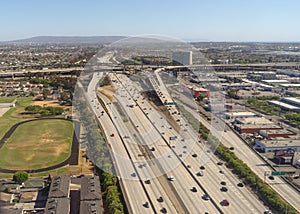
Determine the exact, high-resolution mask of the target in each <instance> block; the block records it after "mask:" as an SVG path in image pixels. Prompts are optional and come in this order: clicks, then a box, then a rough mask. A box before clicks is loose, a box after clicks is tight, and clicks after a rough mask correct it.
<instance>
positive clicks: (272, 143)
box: [255, 137, 300, 152]
mask: <svg viewBox="0 0 300 214" xmlns="http://www.w3.org/2000/svg"><path fill="white" fill-rule="evenodd" d="M255 148H256V149H258V150H261V151H262V152H275V151H286V150H288V149H290V150H293V151H295V152H300V138H299V137H294V138H281V137H278V138H272V139H259V138H257V139H256V140H255Z"/></svg>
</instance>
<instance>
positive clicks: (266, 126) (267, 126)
mask: <svg viewBox="0 0 300 214" xmlns="http://www.w3.org/2000/svg"><path fill="white" fill-rule="evenodd" d="M235 126H236V127H239V128H240V129H260V130H261V129H282V127H281V126H278V125H276V124H237V125H235Z"/></svg>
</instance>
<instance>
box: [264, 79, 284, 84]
mask: <svg viewBox="0 0 300 214" xmlns="http://www.w3.org/2000/svg"><path fill="white" fill-rule="evenodd" d="M262 82H263V83H265V84H268V85H280V84H289V83H290V82H289V81H287V80H278V79H269V80H262Z"/></svg>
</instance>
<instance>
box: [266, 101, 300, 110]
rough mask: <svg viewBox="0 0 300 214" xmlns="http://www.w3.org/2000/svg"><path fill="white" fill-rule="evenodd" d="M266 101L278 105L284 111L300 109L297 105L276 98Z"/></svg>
mask: <svg viewBox="0 0 300 214" xmlns="http://www.w3.org/2000/svg"><path fill="white" fill-rule="evenodd" d="M267 103H269V104H272V105H275V106H278V107H279V108H281V109H282V110H285V111H300V108H299V107H296V106H294V105H290V104H287V103H285V102H281V101H278V100H268V101H267Z"/></svg>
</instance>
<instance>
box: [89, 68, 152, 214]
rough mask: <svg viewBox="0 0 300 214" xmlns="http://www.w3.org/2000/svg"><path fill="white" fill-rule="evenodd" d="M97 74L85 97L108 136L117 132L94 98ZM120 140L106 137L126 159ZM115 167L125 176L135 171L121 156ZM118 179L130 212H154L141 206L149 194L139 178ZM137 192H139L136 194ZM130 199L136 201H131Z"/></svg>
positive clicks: (99, 77)
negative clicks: (119, 144)
mask: <svg viewBox="0 0 300 214" xmlns="http://www.w3.org/2000/svg"><path fill="white" fill-rule="evenodd" d="M99 74H101V73H98V74H97V73H94V74H93V78H92V80H91V82H90V84H89V87H88V91H87V97H88V102H89V103H90V104H91V108H92V110H93V111H94V114H95V115H96V117H97V118H101V120H100V119H99V120H98V122H99V124H100V125H101V127H102V130H103V132H104V134H105V136H110V134H111V133H117V130H116V128H115V127H114V125H113V123H112V121H111V119H110V118H109V116H108V114H105V113H104V114H103V115H102V113H101V112H104V109H103V108H102V106H101V104H100V103H99V102H98V99H97V98H96V94H95V89H96V86H97V84H98V82H99V80H100V79H101V76H102V75H99ZM120 141H121V139H120V136H118V135H116V136H115V137H114V138H110V137H107V143H108V145H109V146H110V147H111V150H112V151H113V152H114V154H119V156H118V157H124V158H126V157H127V158H126V160H130V157H128V155H127V153H126V150H125V148H124V147H122V146H118V143H119V142H120ZM115 168H116V170H117V171H118V174H119V175H121V176H122V177H126V176H128V175H127V174H128V173H129V172H132V171H135V168H134V166H133V165H130V164H124V162H123V161H122V159H121V158H115ZM120 181H121V185H123V186H124V188H123V190H124V191H126V192H124V197H125V200H126V202H127V206H128V210H129V212H130V213H153V212H154V213H156V211H155V209H154V207H153V206H152V210H151V209H147V208H146V207H145V206H143V204H144V203H146V202H148V201H149V196H148V195H147V194H146V193H145V190H144V187H143V185H142V183H141V182H140V181H139V180H134V179H131V180H126V179H124V180H123V179H120ZM137 192H138V193H139V194H137ZM132 201H134V202H136V203H132Z"/></svg>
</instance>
